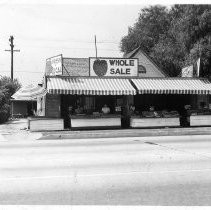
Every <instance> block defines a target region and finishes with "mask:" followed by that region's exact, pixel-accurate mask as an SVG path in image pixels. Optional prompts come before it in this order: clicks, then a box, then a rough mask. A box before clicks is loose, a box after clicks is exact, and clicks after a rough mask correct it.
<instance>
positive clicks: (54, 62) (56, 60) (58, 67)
mask: <svg viewBox="0 0 211 210" xmlns="http://www.w3.org/2000/svg"><path fill="white" fill-rule="evenodd" d="M46 61H47V62H49V63H50V68H51V73H50V75H62V55H58V56H55V57H52V58H48V59H47V60H46Z"/></svg>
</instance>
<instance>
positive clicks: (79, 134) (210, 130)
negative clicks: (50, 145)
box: [38, 127, 211, 140]
mask: <svg viewBox="0 0 211 210" xmlns="http://www.w3.org/2000/svg"><path fill="white" fill-rule="evenodd" d="M183 135H211V127H191V128H154V129H152V128H149V129H115V130H83V131H52V132H42V137H41V138H39V139H38V140H45V139H46V140H47V139H86V138H115V137H146V136H183Z"/></svg>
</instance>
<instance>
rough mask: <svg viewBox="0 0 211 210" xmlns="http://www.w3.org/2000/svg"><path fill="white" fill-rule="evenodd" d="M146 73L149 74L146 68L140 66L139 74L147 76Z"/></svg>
mask: <svg viewBox="0 0 211 210" xmlns="http://www.w3.org/2000/svg"><path fill="white" fill-rule="evenodd" d="M146 73H147V70H146V68H145V67H144V66H142V65H139V66H138V74H146Z"/></svg>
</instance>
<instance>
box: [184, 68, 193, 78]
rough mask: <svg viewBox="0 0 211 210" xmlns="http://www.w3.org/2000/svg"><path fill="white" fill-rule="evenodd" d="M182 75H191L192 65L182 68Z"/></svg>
mask: <svg viewBox="0 0 211 210" xmlns="http://www.w3.org/2000/svg"><path fill="white" fill-rule="evenodd" d="M182 77H193V65H191V66H187V67H184V68H183V69H182Z"/></svg>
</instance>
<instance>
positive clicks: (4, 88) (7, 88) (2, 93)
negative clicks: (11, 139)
mask: <svg viewBox="0 0 211 210" xmlns="http://www.w3.org/2000/svg"><path fill="white" fill-rule="evenodd" d="M20 87H21V84H20V83H19V82H18V80H17V79H15V80H14V81H13V82H11V80H10V78H9V77H1V78H0V123H3V122H5V121H7V120H8V118H9V116H10V98H11V96H12V95H13V94H14V93H15V92H16V91H17V90H18V89H19V88H20Z"/></svg>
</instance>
